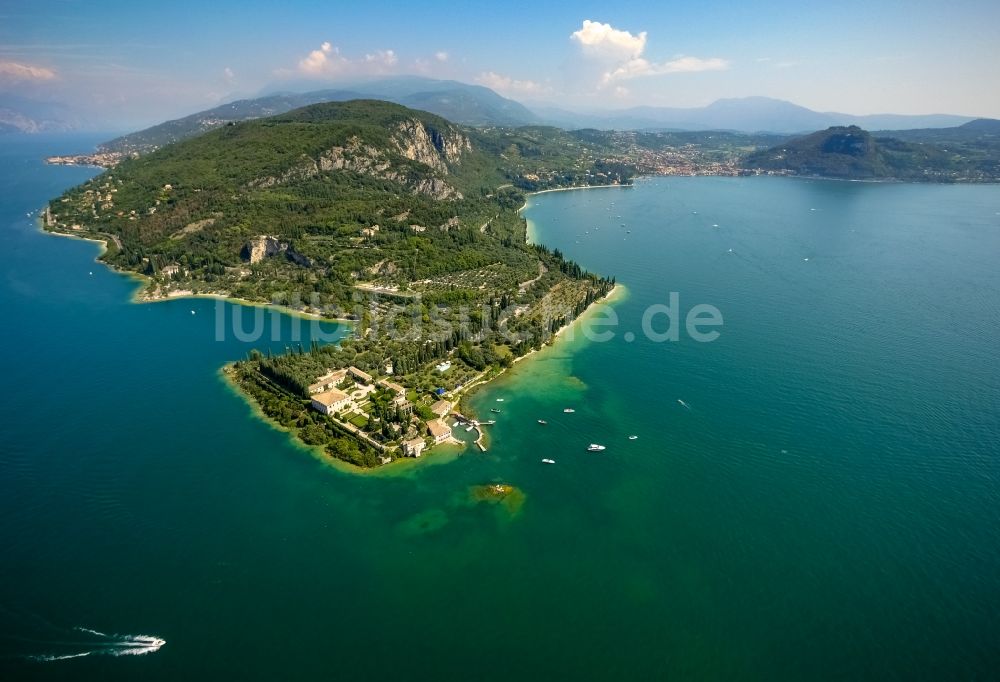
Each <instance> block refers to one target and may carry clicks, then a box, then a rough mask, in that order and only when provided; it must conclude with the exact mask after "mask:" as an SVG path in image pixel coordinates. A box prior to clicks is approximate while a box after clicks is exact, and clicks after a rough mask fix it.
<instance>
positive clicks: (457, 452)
mask: <svg viewBox="0 0 1000 682" xmlns="http://www.w3.org/2000/svg"><path fill="white" fill-rule="evenodd" d="M631 186H632V185H583V186H577V187H559V188H554V189H548V190H541V191H539V192H532V193H529V194H527V195H526V199H525V202H524V205H522V206H521V208H519V209H518V213H520V212H521V211H523V210H524V209H525V208H527V207H528V206H529V201H530V197H531V196H534V195H536V194H546V193H548V192H566V191H574V190H582V189H599V188H619V189H620V188H623V187H631ZM525 222H526V235H525V238H526V242H528V243H531V242H532V239H531V232H532V221H531V220H529V219H527V218H525ZM36 225H37V227H38V229H39V232H41V233H43V234H47V235H55V236H59V237H68V238H71V239H79V240H82V241H89V242H93V243H96V244H99V245H100V251H99V252H98V254H97V257H95V258H94V262H95V263H99V264H100V265H102V266H104V267H106V268H108V269H109V270H110V271H111V272H114V273H116V274H119V275H123V276H125V277H127V278H129V279H131V280H133V281H134V282H136V283H137V284H138V286H137V288H136V289H135V290H133V292H132V294H131V296H130V302H131V303H137V304H139V303H159V302H163V301H170V300H175V299H178V300H179V299H185V298H209V299H215V300H217V301H225V302H228V303H231V304H233V305H240V306H245V307H255V308H263V309H266V310H272V311H275V312H278V313H280V314H284V315H289V316H291V317H299V318H305V319H309V320H313V321H318V322H330V323H336V324H355V323H356V322H357V321H356V320H348V319H344V318H329V317H324V316H322V315H318V314H316V313H312V312H307V311H303V310H296V309H294V308H289V307H287V306H282V305H275V304H273V303H267V302H255V301H249V300H246V299H241V298H237V297H234V296H229V295H226V294H221V293H204V294H200V293H195V292H193V291H190V290H183V289H182V290H178V293H177V294H176V295H173V296H171V295H169V294H168V295H166V296H156V297H152V296H149V295H148V294H147V292H148V291H149V285H150V283H151V282H152V278H150V277H149V276H147V275H144V274H142V273H138V272H133V271H128V270H121V269H119V268H117V267H115V266H114V265H112V264H110V263H106V262H104V261H102V260H100V256H102V255H103V254H104V253H106V252H107V251H108V239H102V238H100V237H95V236H91V235H86V236H85V235H77V234H71V233H67V232H61V231H55V230H49V229H46V227H45V225H44V221H43V220H42V218H41V216H39V217H38V218H36ZM627 293H628V290H627V288H626V287H625V286H624V285H623V284H621V283H616V284H615V285H614V286H613V287H612V288H611V290H610V291H608V292H607V293H606V294H605V295H604V296H602V297H600V298H598V299H595V300H594V301H593V302H591V304H590V305H589V306H587V308H586V309H584V311H583V312H581V313H580V315H578V316H577V317H575V318H573V319H571V320H569V321H568V322H567V323H566V324H564V325H563V326H561V327H560V328H559V329H557V330H556V331H555V332H554V333H553V335H552V336H551V337H550V339H549V340H548V341H547V342H546V343H545V344H544V345H543V346H542V348H541V349H532V350H530V351H528V352H527V353H525V354H524V355H521V356H519V357H517V358H514V360H513V361H512V362H511V364H510V366H509V367H504V368H502V369H500V370H499V371H498V372H497V373H496V374H494V375H492V376H490V377H489V378H477V379H475V380H473V381H472V382H470V383H469V384H468V385H466V386H464V387H462V388H461V389H459V390H458V391H456V392H455V393H453V394H452V395H453V397H454V404H455V406H456V408H458V409H459V410H460V411H461V412H462V414H464V415H466V416H469V415H472V414H473V412H472V411H471V410H469V409H468V406H467V405H464V406H463V400H465V399H467V398H468V397H470V396H471V395H473V394H474V393H476V392H478V391H479V390H481V389H483V388H484V387H486V386H488V385H489V384H491V383H493V382H494V381H496V380H497V379H499V378H500V377H502V376H504V375H505V374H507V370H509V369H514V368H515V367H516V366H517V365H518V364H519V363H520V362H521V361H522V360H525V359H527V358H529V357H532V356H536V357H537V356H538V355H539V354H540V353H541V352H544V351H546V350H550V349H553V348H555V347H557V346H558V345H559V344H560V342H561V341H567V340H569V341H571V340H574V339H575V338H576V336H575V329H576V328H577V327H578V326H579V325H581V324H583V322H585V321H586V320H587V319H589V318H590V317H592V316H593V315H594V314H596V313H597V311H599V310H601V309H602V306H604V305H611V304H613V303H615V302H618V301H620V300H622V299H623V297H624V296H627ZM567 330H571V332H570V333H569V334H568V335H567V334H565V332H567ZM232 364H233V363H232V362H227V363H224V364H223V365H222V366H221V367H220V368H219V370H218V372H217V376H218V377H219V378H220V379H221V380H222V381H223V383H224V384H225V385H226V387H227V389H228V390H230V391H231V392H233V393H235V394H236V395H238V396H239V397H240V399H241V400H242V401H243V402H244V403H246V404H247V405H248V407H249V408H250V409H251V412H252V414H253V416H254V417H255V418H256V419H259V420H261V421H263V422H265V423H267V424H268V425H269V426H270V427H271V428H274V429H276V430H278V431H280V432H282V433H284V434H286V436H287V437H288V438H289V439H290V440H292V441H293V445H294V447H296V448H297V449H300V450H305V451H308V452H309V453H310V454H311V455H312V456H313V457H314V458H315V459H316V460H318V461H320V462H321V463H323V464H326V465H328V466H332V467H333V468H335V469H336V470H338V471H340V472H343V473H349V474H355V475H359V474H360V475H366V476H370V475H379V474H383V475H386V474H388V475H392V474H397V473H406V472H409V471H411V470H413V469H414V468H416V467H418V466H422V465H424V464H425V463H426V462H428V461H429V462H431V463H434V464H442V463H445V462H449V461H451V460H453V459H455V458H457V457H459V456H461V455H462V454H464V452H465V450H466V449H467V448H468V447H470V446H469V445H467V444H466V443H464V442H462V441H459V440H457V439H455V438H454V437H452V438H451V439H449V440H448V441H447V442H444V443H440V444H437V445H434V446H432V447H431V448H430V449H429V451H428V453H427V455H425V456H424V457H419V458H411V457H398V458H396V459H395V460H393V461H392V462H390V463H389V464H384V465H381V466H377V467H372V468H366V467H359V466H356V465H353V464H351V463H349V462H344V461H341V460H338V459H336V458H335V457H331V456H330V455H329V454H327V453H326V451H325V450H323V449H322V448H319V447H316V446H310V445H307V444H306V443H304V442H302V440H301V439H299V438H298V436H297V434H296V433H295V432H294V430H293V429H289V428H286V427H283V426H282V425H281V424H279V423H278V422H276V421H274V420H272V419H271V418H270V417H268V416H267V415H266V414H265V413H264V412H263V411H262V409H261V408H260V405H258V404H257V402H256V401H255V400H254V399H253V398H252V397H251V396H250V395H248V394H246V393H245V392H244V391H242V390H241V389H240V387H239V386H238V385H237V384H236V383H235V382H234V381H233V379H232V377H231V376H230V368H231V366H232ZM463 408H464V409H463ZM473 418H474V417H473ZM478 434H479V438H477V439H476V442H475V443H474V444H473V446H477V445H478V446H479V448H480V450H481V452H486V450H487V449H488V448H487V446H488V443H489V436H488V435H487V433H486V431H485V430H484V429H482V427H480V428H479V429H478ZM441 446H445V447H443V448H442V447H441ZM432 454H435V455H439V456H436V457H431V456H430V455H432ZM440 455H444V456H443V457H442V456H440Z"/></svg>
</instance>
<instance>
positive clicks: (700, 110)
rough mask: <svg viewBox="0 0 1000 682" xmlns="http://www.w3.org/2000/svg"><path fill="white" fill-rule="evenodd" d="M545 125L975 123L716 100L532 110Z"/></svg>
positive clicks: (747, 127)
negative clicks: (702, 104) (697, 103)
mask: <svg viewBox="0 0 1000 682" xmlns="http://www.w3.org/2000/svg"><path fill="white" fill-rule="evenodd" d="M535 112H536V113H537V114H538V115H539V116H540V117H542V118H543V119H544V120H545V121H546V122H547V123H550V124H552V125H557V126H559V127H561V128H601V129H618V130H733V131H737V132H745V133H755V132H768V133H786V134H795V133H804V132H809V131H813V130H818V129H821V128H829V127H831V126H849V125H856V126H859V127H863V128H866V129H868V130H888V129H903V128H946V127H952V126H958V125H962V124H963V123H968V122H969V121H971V120H973V117H970V116H954V115H951V114H928V115H906V114H871V115H868V116H855V115H852V114H840V113H835V112H819V111H813V110H812V109H807V108H805V107H801V106H799V105H797V104H792V103H791V102H786V101H785V100H780V99H771V98H769V97H743V98H738V99H720V100H716V101H715V102H713V103H711V104H709V105H708V106H705V107H694V108H675V107H649V106H642V107H632V108H631V109H621V110H618V111H601V112H593V113H589V114H580V113H576V112H571V111H567V110H565V109H556V108H546V107H535Z"/></svg>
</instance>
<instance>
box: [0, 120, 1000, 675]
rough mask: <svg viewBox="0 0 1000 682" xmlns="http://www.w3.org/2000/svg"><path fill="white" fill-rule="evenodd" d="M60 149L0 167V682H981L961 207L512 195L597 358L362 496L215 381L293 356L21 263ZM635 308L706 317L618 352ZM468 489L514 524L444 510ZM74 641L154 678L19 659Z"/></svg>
mask: <svg viewBox="0 0 1000 682" xmlns="http://www.w3.org/2000/svg"><path fill="white" fill-rule="evenodd" d="M93 141H94V140H89V141H88V140H83V139H81V140H67V139H59V138H55V139H44V138H43V139H39V138H33V139H30V140H24V139H14V141H12V142H11V143H9V144H8V143H7V142H6V141H5V143H4V146H3V147H2V149H0V156H2V160H3V163H2V164H0V233H2V236H3V243H4V245H5V247H6V253H5V258H4V259H3V260H2V261H0V301H2V303H3V308H4V314H5V318H4V319H5V324H4V326H3V332H2V334H0V350H2V351H3V355H2V357H3V358H5V360H6V362H5V363H4V370H5V371H3V372H0V408H2V414H3V415H4V420H3V431H4V433H3V442H2V445H0V518H3V520H4V521H3V523H2V524H0V548H2V549H0V575H2V576H3V578H4V580H3V581H2V582H0V656H3V658H0V671H6V670H8V669H9V670H10V671H11V672H12V673H13V674H15V675H16V676H18V677H32V678H57V679H102V680H105V679H136V678H137V677H141V678H142V679H164V680H167V679H177V678H178V677H180V676H182V675H183V676H185V677H188V678H191V679H202V678H204V679H211V678H219V677H223V678H231V677H236V676H239V677H242V678H245V679H274V678H278V677H291V678H308V679H312V678H318V677H338V678H342V679H380V678H385V677H389V676H397V677H403V678H406V679H442V678H445V679H449V678H456V677H469V676H473V675H474V676H476V677H478V678H483V679H501V678H502V679H507V678H510V677H513V676H516V677H525V678H537V677H542V676H548V677H557V678H560V679H562V678H567V677H571V676H572V677H576V678H580V679H607V678H609V677H615V678H619V679H632V678H639V677H664V676H671V675H672V676H673V677H678V678H697V679H706V678H707V679H720V678H724V679H768V680H770V679H779V678H792V679H801V678H805V677H808V678H814V679H843V678H852V679H858V678H863V679H883V678H886V677H890V678H893V677H894V678H900V679H920V678H923V679H940V678H942V677H944V678H978V679H983V678H990V677H993V676H995V671H996V670H997V669H998V668H1000V655H998V654H997V651H998V649H997V647H996V633H997V632H998V631H1000V628H998V626H1000V622H998V616H997V612H998V610H997V608H998V606H1000V603H998V601H1000V578H998V577H997V576H998V575H1000V523H998V521H1000V518H998V517H1000V504H998V502H1000V490H998V487H1000V483H998V480H1000V464H998V457H1000V445H998V443H1000V362H998V354H1000V344H998V343H997V341H996V334H997V330H998V328H1000V275H998V268H997V267H996V262H997V258H998V256H1000V215H998V212H1000V189H998V188H997V187H995V186H985V187H945V186H940V187H939V186H919V185H870V184H855V183H836V182H812V181H801V180H788V179H779V178H758V179H727V178H678V179H657V180H648V181H642V182H640V183H639V185H638V186H637V187H635V188H630V189H602V190H591V191H581V192H563V193H553V194H547V195H542V196H539V197H535V198H533V199H532V201H531V205H530V206H529V208H528V210H527V215H528V217H529V218H531V219H532V221H533V222H534V228H535V234H536V238H537V239H539V240H540V241H542V242H544V243H546V244H550V245H552V246H558V247H559V248H561V249H562V250H563V251H564V252H566V253H567V254H568V255H569V256H570V257H572V258H574V259H576V260H579V261H580V262H581V263H583V264H584V265H585V266H586V267H588V268H591V269H593V270H595V271H598V272H601V273H608V274H614V275H616V276H617V277H618V280H619V281H620V282H623V283H624V284H625V285H626V286H627V288H628V295H627V296H626V297H624V298H623V299H622V300H620V301H619V302H617V303H616V304H615V310H616V312H617V314H618V316H619V319H620V326H619V327H618V329H617V333H616V336H615V338H614V339H613V340H612V341H609V342H606V343H587V342H584V341H583V340H581V339H580V338H579V336H578V337H577V338H576V339H574V340H568V341H564V342H561V343H560V344H559V345H557V346H556V347H555V348H554V349H550V350H548V351H546V352H544V353H542V354H540V355H538V356H536V357H534V358H532V359H530V360H528V361H525V362H524V363H521V364H520V365H518V367H517V368H516V369H515V370H514V371H513V372H511V373H510V374H509V375H507V376H505V377H504V378H502V379H501V380H500V381H498V382H497V383H496V384H495V385H493V386H491V387H490V388H489V389H487V390H486V391H483V392H482V393H480V394H478V395H477V396H476V397H475V399H474V402H475V404H476V407H477V409H478V410H479V411H480V412H481V413H483V414H485V413H487V412H488V410H489V408H490V407H495V406H501V407H502V410H503V412H502V413H501V414H500V415H498V417H497V418H498V422H499V423H498V424H497V425H496V426H495V427H492V430H491V446H490V450H489V452H488V453H487V454H485V455H482V454H471V453H470V454H467V455H464V456H462V457H459V458H457V459H456V458H452V457H443V456H439V457H438V458H437V460H438V461H439V462H440V464H436V463H435V458H431V459H430V460H428V461H427V462H424V463H422V464H421V466H418V467H411V468H408V469H405V470H403V471H401V472H398V473H397V474H396V475H394V476H391V477H373V476H356V475H349V474H346V473H343V472H340V471H338V470H335V469H333V468H331V467H328V466H325V465H323V464H322V463H320V462H318V461H317V460H316V459H314V458H312V457H311V456H310V455H309V454H308V453H306V452H303V451H301V450H299V449H297V448H295V447H294V446H292V445H291V444H290V443H289V442H288V439H287V438H286V437H285V436H284V434H282V433H280V432H278V431H275V430H273V429H270V428H269V427H267V426H266V425H265V424H263V423H262V422H260V421H259V420H257V419H256V418H255V417H254V416H253V414H252V412H251V411H250V409H249V408H248V407H247V406H246V404H245V403H243V402H242V401H241V400H240V399H239V398H238V397H236V396H234V395H233V394H232V393H231V392H230V391H229V390H228V388H227V387H226V386H225V384H224V383H223V382H222V381H221V380H220V379H219V378H218V374H217V370H218V368H219V366H220V365H221V364H222V363H224V362H226V361H227V360H231V359H234V358H237V357H239V356H241V355H242V354H243V353H245V352H246V351H247V350H248V349H249V348H250V347H263V346H270V347H272V349H274V350H279V349H281V348H283V347H284V346H285V345H287V344H288V343H289V341H290V339H291V334H292V333H293V329H300V330H303V335H304V338H308V332H309V331H310V330H309V328H308V326H305V328H304V329H303V325H301V324H298V323H296V321H295V320H293V319H292V318H288V317H278V318H276V319H278V321H279V333H278V334H277V340H274V341H271V340H266V341H263V342H258V343H241V342H239V341H237V340H236V339H234V338H232V336H231V335H227V340H226V341H222V342H220V341H217V340H215V316H216V310H217V308H216V306H217V305H219V304H217V303H216V302H214V301H208V300H197V301H190V300H188V301H171V302H169V303H158V304H151V305H135V304H132V303H130V302H129V298H130V295H131V292H132V291H133V289H134V286H135V285H134V284H133V283H131V282H130V281H129V280H127V279H125V278H123V277H121V276H119V275H116V274H114V273H111V272H109V271H107V270H105V269H104V268H103V267H101V266H97V265H95V264H94V263H93V262H92V259H93V257H94V256H95V255H96V253H97V247H96V245H93V244H89V243H85V242H80V241H73V240H66V239H58V238H53V237H49V236H45V235H42V234H40V233H38V232H37V231H36V230H35V229H34V227H33V225H32V223H31V220H30V219H29V218H27V217H26V216H25V214H26V213H27V212H28V211H31V210H33V209H35V208H37V207H38V206H39V205H41V204H42V203H43V202H44V201H45V199H47V198H48V197H49V196H52V195H55V194H57V193H58V191H60V190H61V189H62V188H64V187H66V186H68V185H70V184H73V183H75V182H79V181H81V180H82V179H84V178H86V177H88V176H89V174H90V173H92V172H93V171H89V170H86V169H67V168H49V167H44V166H42V165H41V164H40V163H39V158H40V157H41V156H44V155H45V154H47V153H55V152H61V151H66V150H67V145H70V144H71V143H72V144H73V146H74V148H80V145H86V144H90V143H92V142H93ZM612 203H613V204H614V205H613V206H612ZM811 209H815V210H811ZM617 216H621V217H620V218H618V217H617ZM622 223H625V224H626V226H627V227H625V228H623V227H621V224H622ZM713 225H718V227H713ZM595 228H599V229H595ZM626 230H631V232H626ZM588 232H589V233H588ZM730 249H732V251H731V252H730ZM806 258H808V260H804V259H806ZM91 272H92V273H93V274H89V273H91ZM670 292H678V293H679V296H680V304H681V309H682V311H684V312H686V311H687V310H688V309H689V308H690V307H691V306H692V305H695V304H698V303H707V304H711V305H714V306H716V307H717V308H718V309H719V310H720V311H721V312H722V314H723V317H724V325H723V327H721V328H720V331H721V336H720V337H719V339H718V340H717V341H715V342H713V343H707V344H702V343H695V342H693V341H691V340H690V339H688V338H685V337H684V336H683V334H682V337H681V340H680V341H679V342H676V343H653V342H651V341H649V340H647V339H646V338H645V337H644V336H643V335H642V333H641V328H640V327H641V325H640V320H641V316H642V313H643V311H644V310H645V309H646V308H647V307H648V306H649V305H651V304H656V303H667V302H668V301H669V294H670ZM192 310H194V311H195V313H196V314H195V315H192V314H191V311H192ZM223 313H224V314H226V315H232V314H237V315H240V316H242V318H241V319H243V320H244V321H245V322H247V326H249V319H250V318H249V317H248V316H252V315H253V312H252V311H251V310H250V309H243V308H238V307H232V306H228V305H227V306H225V307H224V308H223ZM327 331H330V330H329V329H327ZM627 331H631V332H633V333H636V334H637V337H636V339H635V340H634V341H631V342H628V341H626V340H625V339H624V333H625V332H627ZM496 398H504V402H503V403H502V404H501V403H496V402H495V400H496ZM679 400H683V401H684V403H686V404H687V405H688V407H687V408H685V407H684V406H683V405H681V404H680V403H679V402H678V401H679ZM564 407H573V408H575V409H576V412H575V413H574V414H565V413H563V412H562V409H563V408H564ZM539 418H542V419H546V420H548V422H549V424H548V426H541V425H539V424H537V423H536V420H537V419H539ZM629 434H636V435H638V436H639V438H638V439H637V440H634V441H629V440H628V439H627V436H628V435H629ZM592 441H596V442H600V443H604V444H605V445H607V446H608V449H607V451H605V452H604V453H601V454H592V453H587V452H584V451H583V448H584V447H585V445H586V444H587V443H589V442H592ZM543 457H548V458H552V459H555V460H556V462H557V463H556V464H555V465H553V466H546V465H543V464H541V463H540V460H541V458H543ZM492 481H505V482H508V483H511V484H513V485H516V486H518V487H519V488H520V489H521V490H522V491H523V493H524V503H523V506H521V507H520V508H519V509H513V510H512V509H509V508H505V507H502V506H493V505H484V504H476V503H474V502H473V501H471V499H470V495H469V487H470V486H473V485H477V484H481V483H488V482H492ZM76 627H86V628H90V629H94V630H97V631H100V632H105V633H113V634H122V635H129V634H131V635H135V634H150V635H156V636H158V637H162V638H163V639H165V640H166V642H167V643H166V645H164V646H163V648H162V649H160V650H159V651H157V652H156V653H153V654H149V655H145V656H118V657H115V656H99V655H96V654H94V655H91V656H87V657H84V658H75V659H70V660H63V661H55V662H29V661H26V660H23V658H21V657H23V656H24V655H25V654H29V653H34V654H38V653H67V652H69V651H70V650H72V651H78V650H80V647H81V646H82V645H83V644H84V643H91V644H93V640H92V639H91V638H87V637H82V636H81V635H80V633H79V632H78V631H75V630H73V628H76ZM67 640H70V644H66V642H67ZM112 641H118V640H112ZM60 642H62V643H60ZM74 647H76V648H74ZM93 648H100V647H99V646H97V645H94V647H93Z"/></svg>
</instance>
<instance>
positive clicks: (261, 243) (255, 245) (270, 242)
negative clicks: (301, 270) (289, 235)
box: [240, 235, 313, 268]
mask: <svg viewBox="0 0 1000 682" xmlns="http://www.w3.org/2000/svg"><path fill="white" fill-rule="evenodd" d="M277 255H284V256H285V257H286V258H288V260H290V261H292V262H293V263H296V264H298V265H301V266H302V267H306V268H308V267H311V266H312V264H313V261H312V259H311V258H309V257H308V256H303V255H302V254H301V253H299V252H298V251H296V250H295V248H294V247H293V246H292V245H291V244H290V243H288V242H283V241H280V240H279V239H278V238H277V237H272V236H270V235H262V236H260V237H254V238H252V239H251V240H250V241H248V242H247V243H246V244H245V245H244V246H243V250H242V251H241V252H240V256H241V257H242V258H243V260H245V261H249V262H250V264H251V265H253V264H254V263H259V262H261V261H262V260H264V259H265V258H269V257H271V256H277Z"/></svg>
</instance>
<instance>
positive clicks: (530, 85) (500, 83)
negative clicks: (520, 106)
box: [476, 71, 549, 95]
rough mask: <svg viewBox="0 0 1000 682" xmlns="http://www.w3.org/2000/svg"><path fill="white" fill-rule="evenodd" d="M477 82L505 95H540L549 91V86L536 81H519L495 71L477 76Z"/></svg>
mask: <svg viewBox="0 0 1000 682" xmlns="http://www.w3.org/2000/svg"><path fill="white" fill-rule="evenodd" d="M476 82H477V83H479V84H480V85H485V86H486V87H488V88H490V89H491V90H496V91H497V92H499V93H500V94H503V95H540V94H543V93H546V92H548V91H549V88H548V87H547V86H545V85H542V84H541V83H538V82H536V81H531V80H518V79H516V78H511V77H510V76H505V75H503V74H499V73H496V72H494V71H484V72H482V73H481V74H479V75H478V76H476Z"/></svg>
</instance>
